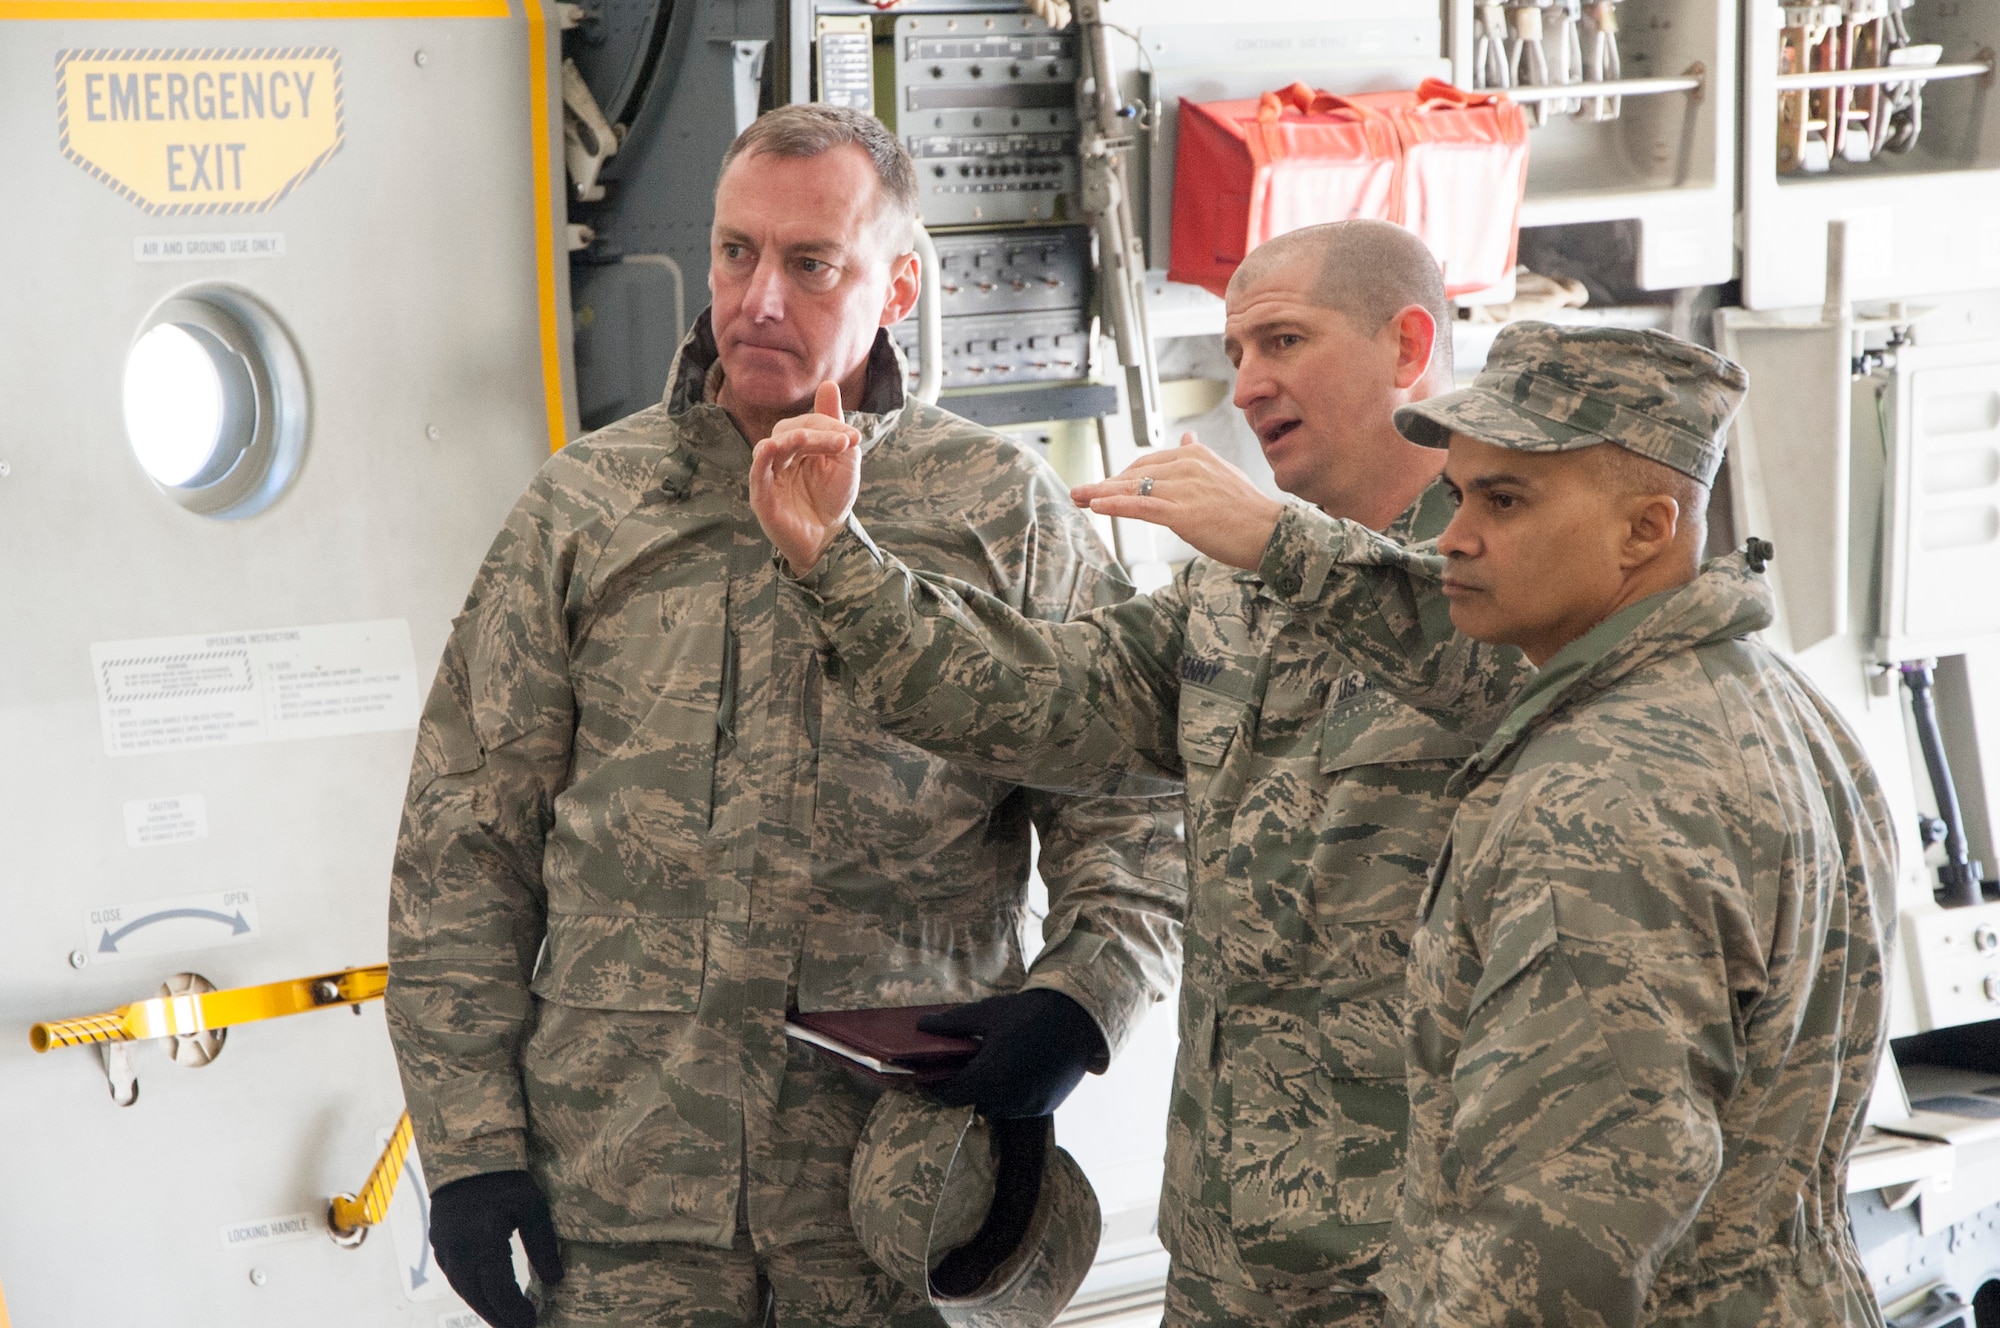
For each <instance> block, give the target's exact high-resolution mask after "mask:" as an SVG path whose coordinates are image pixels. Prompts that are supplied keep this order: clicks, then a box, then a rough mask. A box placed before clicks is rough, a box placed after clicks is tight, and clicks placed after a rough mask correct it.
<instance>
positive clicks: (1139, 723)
mask: <svg viewBox="0 0 2000 1328" xmlns="http://www.w3.org/2000/svg"><path fill="white" fill-rule="evenodd" d="M1449 516H1450V500H1449V496H1448V494H1447V493H1446V491H1445V490H1444V488H1443V486H1442V485H1435V486H1433V487H1431V488H1430V489H1428V490H1427V491H1426V492H1425V493H1424V494H1423V495H1422V496H1421V497H1420V499H1419V500H1418V501H1417V503H1415V504H1414V505H1413V506H1412V507H1411V509H1410V510H1409V511H1408V512H1406V513H1404V515H1403V516H1402V517H1401V518H1400V519H1399V520H1398V521H1397V522H1396V523H1395V525H1394V526H1392V527H1391V530H1390V534H1391V535H1392V536H1394V537H1398V538H1423V537H1426V536H1429V535H1432V534H1434V533H1435V532H1436V531H1437V530H1439V529H1441V528H1442V527H1443V525H1444V524H1445V522H1446V520H1448V518H1449ZM866 531H867V532H872V533H875V534H878V535H879V534H880V532H879V530H877V528H876V527H875V526H874V525H873V523H866ZM883 542H884V543H887V541H883ZM801 584H802V585H803V586H804V587H805V588H806V589H807V590H808V591H809V592H810V593H811V594H813V595H814V596H815V597H817V598H818V599H819V600H820V602H821V605H822V610H821V612H822V622H823V624H824V627H825V630H826V632H827V634H828V639H829V642H830V643H831V647H832V649H833V651H834V653H835V655H836V656H837V657H838V658H839V660H840V662H841V669H842V674H843V677H844V678H845V679H846V681H847V684H848V686H850V687H851V688H852V689H853V692H854V694H855V697H856V699H857V700H858V701H860V702H861V703H862V705H863V706H865V707H866V708H867V709H869V710H872V711H873V712H875V713H876V714H878V715H881V716H884V719H883V723H884V725H885V726H886V727H887V728H889V729H890V730H891V731H892V732H895V733H897V734H898V735H900V736H902V737H905V738H907V739H909V740H910V741H912V742H914V743H916V744H917V745H918V746H921V747H924V748H926V749H927V750H932V751H937V752H940V753H943V754H945V755H949V756H952V757H954V758H956V759H959V760H962V761H964V762H965V763H967V764H968V765H970V766H971V767H972V768H974V769H979V770H983V771H985V772H986V773H988V774H990V775H993V776H995V777H999V778H1006V779H1013V780H1019V781H1021V782H1023V783H1031V784H1035V785H1039V786H1041V787H1046V788H1055V789H1066V790H1072V791H1097V792H1107V791H1113V790H1118V789H1135V788H1136V789H1145V790H1152V789H1160V788H1169V787H1172V786H1174V785H1175V784H1176V783H1179V782H1181V781H1182V780H1183V779H1184V780H1185V788H1186V800H1187V811H1186V827H1187V829H1186V833H1187V841H1188V842H1187V856H1188V863H1189V870H1190V873H1191V880H1190V897H1189V906H1188V925H1187V935H1186V942H1185V965H1184V973H1183V978H1182V989H1181V1010H1180V1025H1179V1032H1180V1057H1179V1061H1178V1064H1177V1066H1176V1070H1175V1082H1174V1090H1173V1101H1172V1109H1171V1115H1170V1118H1169V1122H1168V1137H1167V1158H1166V1185H1165V1193H1164V1197H1163V1199H1162V1206H1161V1234H1162V1238H1163V1240H1164V1241H1165V1243H1166V1244H1167V1246H1168V1248H1169V1250H1170V1251H1171V1252H1172V1253H1173V1255H1174V1260H1175V1265H1174V1272H1173V1274H1172V1286H1171V1288H1170V1292H1169V1295H1170V1300H1169V1305H1170V1315H1171V1318H1172V1321H1173V1322H1175V1323H1194V1322H1212V1323H1218V1324H1220V1323H1228V1322H1237V1321H1240V1320H1241V1318H1242V1316H1243V1314H1244V1313H1245V1312H1246V1307H1247V1306H1251V1305H1256V1306H1269V1307H1275V1308H1278V1309H1280V1310H1281V1312H1282V1313H1281V1317H1278V1318H1275V1319H1271V1320H1270V1321H1271V1322H1274V1323H1291V1324H1299V1325H1306V1324H1329V1323H1341V1322H1349V1321H1359V1322H1364V1323H1365V1322H1370V1321H1373V1320H1374V1319H1376V1318H1378V1317H1379V1314H1380V1300H1379V1297H1377V1296H1376V1295H1375V1294H1374V1293H1373V1292H1372V1291H1370V1290H1369V1287H1368V1279H1369V1278H1370V1277H1371V1276H1372V1275H1373V1274H1374V1273H1375V1271H1376V1270H1377V1268H1378V1267H1379V1256H1380V1253H1381V1249H1382V1246H1383V1243H1384V1241H1385V1239H1386V1238H1387V1235H1388V1231H1389V1223H1390V1221H1391V1219H1392V1218H1393V1217H1394V1215H1395V1213H1396V1209H1397V1204H1398V1193H1399V1186H1400V1177H1401V1167H1402V1148H1403V1136H1404V1121H1405V1116H1406V1111H1407V1104H1406V1098H1405V1091H1404V1084H1403V1049H1402V1017H1403V1009H1404V992H1403V971H1404V966H1405V963H1406V960H1407V957H1408V951H1409V942H1410V936H1411V931H1412V928H1413V925H1414V919H1415V913H1416V905H1417V901H1418V899H1419V897H1420V895H1421V893H1422V890H1423V883H1424V879H1425V872H1426V870H1427V869H1428V867H1429V865H1430V863H1431V861H1432V860H1433V858H1435V856H1436V854H1437V852H1438V850H1439V849H1440V848H1441V847H1442V845H1443V836H1444V829H1445V826H1446V825H1447V823H1448V822H1449V820H1450V816H1451V810H1452V806H1453V799H1452V798H1451V797H1450V796H1449V795H1448V794H1447V792H1446V782H1447V781H1448V779H1449V778H1450V776H1451V773H1452V771H1453V770H1454V769H1456V768H1457V766H1458V765H1459V763H1460V762H1462V761H1463V760H1464V759H1465V758H1466V757H1468V756H1470V755H1471V754H1472V753H1473V752H1474V751H1475V750H1477V748H1478V744H1479V740H1480V738H1482V737H1483V736H1484V732H1483V731H1482V730H1480V729H1479V728H1478V727H1477V726H1478V725H1480V724H1482V723H1483V724H1484V725H1485V726H1486V728H1487V729H1490V727H1491V724H1492V723H1493V722H1494V720H1496V719H1497V716H1498V712H1497V711H1492V712H1489V713H1487V714H1485V715H1474V716H1472V717H1471V723H1472V725H1473V726H1474V727H1473V728H1472V729H1470V730H1468V729H1466V728H1465V727H1463V726H1461V725H1459V724H1458V723H1457V722H1456V721H1443V722H1441V721H1439V720H1435V719H1430V718H1426V717H1425V716H1423V715H1421V714H1419V713H1417V712H1416V711H1414V710H1412V709H1411V708H1409V707H1408V706H1405V705H1402V704H1400V703H1399V702H1397V701H1395V700H1394V699H1393V698H1391V697H1389V696H1387V695H1386V694H1384V693H1382V692H1379V691H1376V690H1374V689H1372V688H1369V687H1367V686H1366V685H1365V683H1364V680H1363V679H1361V678H1360V677H1359V676H1358V675H1356V674H1355V673H1354V672H1353V667H1352V665H1351V664H1350V663H1348V662H1346V661H1345V660H1344V659H1343V657H1342V655H1341V654H1340V652H1339V651H1338V649H1337V648H1336V644H1335V642H1334V641H1333V639H1332V637H1331V636H1330V635H1329V634H1328V633H1327V632H1326V631H1325V630H1323V629H1321V628H1319V627H1316V626H1315V625H1314V624H1313V622H1312V621H1311V620H1310V619H1301V618H1298V617H1295V616H1294V615H1293V614H1292V613H1291V612H1290V611H1289V610H1288V609H1287V608H1286V606H1285V604H1284V603H1283V601H1282V600H1281V598H1280V597H1279V596H1278V595H1277V594H1276V593H1275V592H1274V591H1273V589H1272V588H1271V587H1270V586H1268V585H1266V584H1265V582H1264V580H1263V579H1262V578H1261V577H1259V576H1258V575H1257V574H1255V573H1249V572H1238V571H1235V570H1234V569H1231V568H1228V567H1224V566H1222V565H1220V564H1217V563H1214V562H1212V561H1210V560H1208V559H1197V560H1195V561H1194V562H1193V563H1192V564H1190V565H1189V567H1188V568H1187V569H1185V570H1184V571H1183V572H1182V573H1181V575H1180V576H1179V577H1178V578H1177V579H1176V580H1175V581H1174V583H1173V584H1171V585H1170V586H1168V587H1166V588H1165V589H1163V590H1161V591H1160V592H1158V593H1157V594H1154V595H1150V596H1138V597H1135V598H1133V599H1131V600H1128V601H1126V602H1124V603H1122V604H1119V605H1116V606H1114V607H1112V608H1109V609H1103V610H1099V611H1097V612H1096V613H1093V614H1091V615H1089V616H1087V617H1085V618H1083V619H1082V620H1080V621H1078V622H1074V623H1068V624H1061V625H1056V624H1050V623H1045V622H1034V621H1029V620H1026V619H1023V618H1022V617H1020V616H1019V615H1018V614H1016V613H1014V612H1013V611H1012V610H1011V608H1010V606H1008V605H1006V604H1005V603H1003V602H1001V601H999V600H997V599H995V598H993V597H991V596H990V595H987V594H985V593H983V592H982V591H981V590H980V589H979V588H978V587H976V586H972V585H966V584H962V583H959V582H952V581H947V580H945V579H943V578H939V577H936V576H933V575H929V574H921V575H919V574H913V573H912V572H910V570H909V569H907V568H906V567H904V566H902V565H900V564H899V563H897V562H896V561H894V560H893V559H888V558H879V557H878V556H877V555H876V554H875V553H874V552H873V551H871V549H870V547H869V544H868V542H867V539H866V538H865V535H864V536H863V537H860V538H857V536H856V535H855V534H852V533H846V534H842V535H841V536H840V537H839V538H837V539H836V540H835V542H834V545H833V546H832V548H831V550H830V551H829V554H828V557H827V559H826V560H825V561H824V562H823V563H822V564H821V566H820V567H819V568H818V569H816V570H815V571H814V572H813V573H812V574H810V575H808V576H807V577H805V578H803V579H802V580H801ZM1524 671H1525V666H1524V665H1521V666H1515V667H1514V668H1513V669H1512V670H1511V672H1509V675H1508V676H1509V677H1510V678H1511V679H1512V680H1513V681H1515V682H1518V680H1519V677H1520V676H1521V674H1522V673H1523V672H1524ZM1496 690H1499V691H1510V690H1511V684H1504V683H1496ZM1263 1314H1264V1311H1261V1310H1260V1311H1259V1317H1260V1318H1261V1317H1262V1316H1263Z"/></svg>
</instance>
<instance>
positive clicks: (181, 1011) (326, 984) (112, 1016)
mask: <svg viewBox="0 0 2000 1328" xmlns="http://www.w3.org/2000/svg"><path fill="white" fill-rule="evenodd" d="M388 986H389V966H388V965H387V964H373V965H370V966H368V967H366V968H344V969H342V970H341V971H340V972H338V973H322V974H320V975H319V976H317V977H310V978H293V979H292V980H291V981H289V982H266V983H264V984H263V985H262V986H258V987H232V988H230V989H229V990H228V991H209V992H202V993H199V994H190V995H186V996H157V997H155V998H153V999H152V1000H150V1001H134V1002H132V1004H130V1005H121V1006H120V1007H118V1008H117V1009H116V1010H113V1011H111V1012H110V1013H109V1014H86V1015H82V1016H80V1017H78V1018H75V1019H52V1020H50V1021H48V1022H47V1023H42V1024H36V1025H35V1026H34V1027H33V1028H31V1029H29V1030H28V1042H29V1044H30V1045H31V1046H33V1047H34V1049H35V1050H36V1051H53V1050H54V1049H55V1048H57V1047H82V1046H88V1045H90V1044H92V1043H96V1042H140V1041H144V1040H145V1039H147V1038H163V1037H174V1036H177V1035H178V1036H183V1037H184V1036H187V1035H189V1034H192V1033H199V1032H202V1031H203V1030H204V1029H210V1028H229V1027H231V1026H232V1025H235V1024H250V1023H255V1022H256V1021H257V1020H259V1019H277V1018H280V1017H282V1016H284V1015H288V1014H304V1013H305V1012H306V1011H308V1010H324V1009H326V1008H328V1007H329V1006H335V1005H359V1004H360V1003H361V1002H363V1001H372V1000H378V999H380V997H381V995H382V993H383V992H384V991H386V990H387V989H388Z"/></svg>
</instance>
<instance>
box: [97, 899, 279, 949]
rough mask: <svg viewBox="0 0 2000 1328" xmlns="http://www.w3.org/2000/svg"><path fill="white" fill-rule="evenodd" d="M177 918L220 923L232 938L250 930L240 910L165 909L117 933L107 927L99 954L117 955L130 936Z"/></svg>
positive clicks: (136, 919) (99, 942)
mask: <svg viewBox="0 0 2000 1328" xmlns="http://www.w3.org/2000/svg"><path fill="white" fill-rule="evenodd" d="M175 918H205V919H207V920H208V921H210V922H219V923H222V924H223V925H224V926H226V927H228V928H229V934H230V935H231V936H241V935H243V933H245V932H247V931H249V930H250V924H249V922H247V921H246V920H245V919H244V917H243V910H242V909H240V908H239V909H237V910H236V911H235V912H234V913H218V912H216V911H215V910H214V909H208V908H163V909H161V910H160V911H159V912H157V913H148V914H147V915H146V916H145V917H143V918H134V919H133V920H132V921H130V922H128V923H126V924H125V925H124V926H122V927H120V928H119V929H118V930H117V931H113V930H111V928H109V927H106V928H105V929H104V936H103V939H101V940H99V941H98V943H97V952H98V953H99V954H117V953H118V942H120V941H122V940H124V939H125V938H126V937H127V936H130V935H131V934H132V933H133V932H135V931H138V930H140V929H142V928H145V927H150V926H152V925H153V924H154V923H156V922H168V921H171V920H173V919H175Z"/></svg>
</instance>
